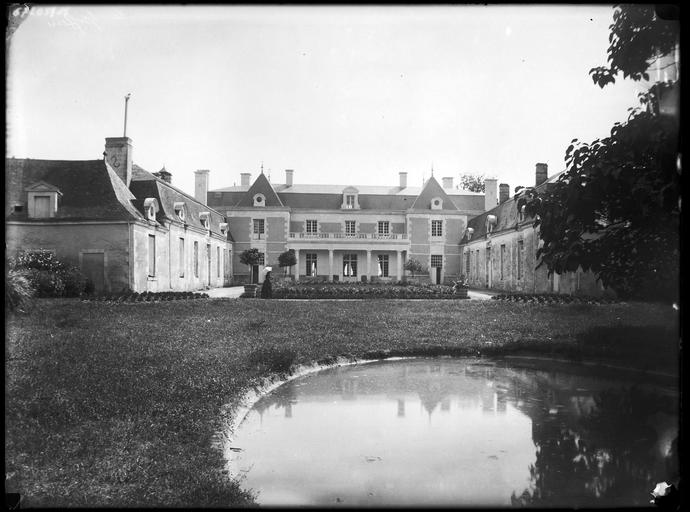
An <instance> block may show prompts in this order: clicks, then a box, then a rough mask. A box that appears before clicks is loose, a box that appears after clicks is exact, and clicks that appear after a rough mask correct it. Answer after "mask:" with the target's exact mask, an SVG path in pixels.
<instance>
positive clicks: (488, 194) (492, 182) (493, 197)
mask: <svg viewBox="0 0 690 512" xmlns="http://www.w3.org/2000/svg"><path fill="white" fill-rule="evenodd" d="M497 204H498V180H497V179H496V178H486V179H485V180H484V210H485V211H489V210H492V209H493V208H496V205H497Z"/></svg>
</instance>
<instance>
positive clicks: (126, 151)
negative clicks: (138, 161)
mask: <svg viewBox="0 0 690 512" xmlns="http://www.w3.org/2000/svg"><path fill="white" fill-rule="evenodd" d="M105 158H106V159H107V160H108V163H109V164H110V167H112V168H113V170H114V171H115V173H116V174H117V175H118V176H119V177H120V179H122V181H123V182H124V183H125V185H127V187H128V188H129V184H130V182H131V181H132V139H130V138H129V137H106V139H105Z"/></svg>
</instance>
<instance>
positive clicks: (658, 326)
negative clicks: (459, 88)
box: [5, 299, 678, 507]
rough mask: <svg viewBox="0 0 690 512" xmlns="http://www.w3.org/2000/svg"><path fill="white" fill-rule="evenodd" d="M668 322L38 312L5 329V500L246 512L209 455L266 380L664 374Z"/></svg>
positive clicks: (651, 317) (459, 310)
mask: <svg viewBox="0 0 690 512" xmlns="http://www.w3.org/2000/svg"><path fill="white" fill-rule="evenodd" d="M677 322H678V317H677V311H674V310H673V309H672V308H671V307H670V306H662V305H651V304H639V303H638V304H635V303H631V304H625V303H621V304H607V305H584V304H554V305H534V304H515V303H505V302H498V301H397V300H380V301H379V300H368V301H311V302H309V301H266V300H260V299H256V300H239V301H238V300H223V299H211V300H198V301H175V302H163V303H137V304H107V303H95V302H94V303H82V302H79V301H77V300H69V299H62V300H40V301H38V302H37V304H36V306H35V308H34V309H33V310H32V311H31V312H30V313H28V314H25V315H19V316H10V317H7V318H6V343H5V370H6V373H5V379H6V386H5V450H6V451H5V467H6V476H7V480H6V491H8V492H20V493H21V494H22V497H23V501H22V506H23V507H27V506H122V507H126V506H135V505H140V506H167V507H182V506H232V505H235V506H236V505H247V504H251V503H252V500H251V496H249V495H248V494H247V493H245V492H244V491H242V490H241V488H240V486H239V485H238V484H237V483H236V482H233V481H230V480H229V479H228V477H227V476H226V475H224V474H222V472H221V470H222V467H223V460H222V454H221V452H220V450H218V449H217V448H215V447H214V445H213V440H214V435H215V434H216V432H217V431H218V430H219V429H220V428H221V425H222V418H221V417H220V410H221V406H222V405H223V404H231V405H233V404H237V402H238V400H239V399H240V398H241V396H242V395H243V394H244V393H245V392H246V391H247V390H248V389H250V387H251V386H253V385H255V384H258V382H259V380H260V379H261V378H262V377H264V376H266V375H267V374H268V373H270V372H275V371H284V370H286V369H288V368H289V367H290V365H293V364H303V363H310V362H314V361H319V360H322V361H323V360H327V359H329V358H332V357H334V356H339V355H345V356H348V357H354V358H357V359H360V358H370V357H376V356H383V357H385V356H387V355H430V354H451V355H460V354H474V355H476V354H477V353H480V354H483V355H492V354H505V353H516V352H529V353H536V354H541V355H550V356H558V357H567V358H572V359H575V360H577V359H579V358H587V359H599V360H602V361H607V362H611V363H613V364H616V365H621V366H633V367H637V368H640V369H646V370H653V371H662V372H667V373H673V372H677V370H678V362H677V351H678V347H677V344H678V334H677V332H678V330H677ZM231 409H232V407H231Z"/></svg>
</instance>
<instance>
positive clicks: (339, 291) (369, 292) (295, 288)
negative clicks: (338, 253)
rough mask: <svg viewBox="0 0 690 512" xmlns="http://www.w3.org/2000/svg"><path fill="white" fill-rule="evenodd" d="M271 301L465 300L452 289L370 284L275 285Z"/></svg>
mask: <svg viewBox="0 0 690 512" xmlns="http://www.w3.org/2000/svg"><path fill="white" fill-rule="evenodd" d="M273 298H274V299H466V298H467V296H466V295H463V294H460V293H455V292H454V290H453V287H452V286H445V285H410V284H370V283H306V284H302V283H299V284H288V283H279V284H278V285H277V286H275V287H274V289H273Z"/></svg>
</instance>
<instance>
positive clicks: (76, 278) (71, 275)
mask: <svg viewBox="0 0 690 512" xmlns="http://www.w3.org/2000/svg"><path fill="white" fill-rule="evenodd" d="M60 277H61V278H62V281H63V283H64V284H65V291H64V294H65V297H79V296H80V295H82V294H83V293H85V291H86V285H87V278H86V276H85V275H84V274H82V273H81V271H80V270H79V269H78V268H76V267H66V268H65V269H64V270H63V271H62V272H61V276H60ZM89 283H90V284H91V290H93V283H92V282H91V281H90V280H89Z"/></svg>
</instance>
